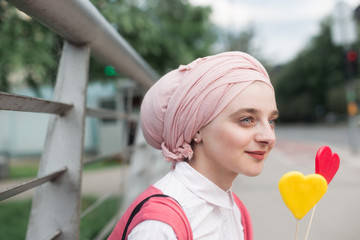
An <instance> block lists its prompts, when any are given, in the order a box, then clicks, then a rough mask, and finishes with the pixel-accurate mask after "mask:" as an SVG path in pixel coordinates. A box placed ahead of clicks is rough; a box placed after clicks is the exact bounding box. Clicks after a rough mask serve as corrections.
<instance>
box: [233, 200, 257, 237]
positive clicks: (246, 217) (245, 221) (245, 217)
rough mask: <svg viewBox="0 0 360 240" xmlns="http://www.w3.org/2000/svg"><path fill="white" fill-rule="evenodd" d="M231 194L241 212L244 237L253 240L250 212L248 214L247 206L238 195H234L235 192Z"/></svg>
mask: <svg viewBox="0 0 360 240" xmlns="http://www.w3.org/2000/svg"><path fill="white" fill-rule="evenodd" d="M233 196H234V200H235V203H236V205H237V206H238V208H239V209H240V212H241V224H242V225H243V227H244V239H245V240H253V227H252V222H251V218H250V214H249V212H248V210H247V208H246V207H245V205H244V204H243V203H242V201H241V200H240V198H239V197H238V196H236V194H235V193H233Z"/></svg>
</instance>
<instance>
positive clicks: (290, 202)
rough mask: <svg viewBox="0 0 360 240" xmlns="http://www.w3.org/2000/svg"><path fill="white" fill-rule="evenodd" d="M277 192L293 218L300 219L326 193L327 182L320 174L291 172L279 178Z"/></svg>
mask: <svg viewBox="0 0 360 240" xmlns="http://www.w3.org/2000/svg"><path fill="white" fill-rule="evenodd" d="M279 190H280V194H281V196H282V198H283V200H284V202H285V204H286V206H287V207H288V208H289V209H290V211H291V212H292V213H293V214H294V216H295V218H297V219H302V218H303V217H304V216H305V215H306V214H307V213H308V211H310V209H311V208H313V207H314V206H315V205H316V203H317V202H318V201H319V200H320V199H321V198H322V197H323V196H324V194H325V193H326V191H327V181H326V179H325V178H324V177H323V176H321V175H320V174H309V175H307V176H304V175H303V174H302V173H301V172H297V171H292V172H288V173H286V174H284V175H283V176H282V177H281V179H280V181H279Z"/></svg>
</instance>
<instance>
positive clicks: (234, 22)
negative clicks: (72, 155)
mask: <svg viewBox="0 0 360 240" xmlns="http://www.w3.org/2000/svg"><path fill="white" fill-rule="evenodd" d="M190 2H192V3H193V4H197V5H210V6H211V7H212V9H213V14H212V20H213V21H214V22H215V23H216V24H218V25H221V26H222V27H226V28H231V29H232V30H236V29H239V30H241V29H244V27H246V26H248V25H249V24H250V23H252V24H253V25H254V26H255V29H256V45H257V46H258V47H259V48H260V50H261V53H262V54H263V55H264V56H265V57H266V58H267V59H269V60H271V61H273V62H274V63H282V62H286V61H288V60H290V59H291V58H293V57H294V56H295V55H296V53H297V52H298V51H299V50H300V49H302V48H303V47H304V46H305V45H306V43H307V42H308V41H309V39H310V38H311V37H312V36H314V35H316V34H317V33H318V31H319V26H320V21H321V20H322V19H324V17H325V16H327V15H330V14H331V12H333V9H334V7H335V5H336V3H337V2H338V1H337V0H190ZM345 2H347V3H348V4H349V5H350V6H352V7H354V8H355V7H357V6H358V5H360V0H346V1H345Z"/></svg>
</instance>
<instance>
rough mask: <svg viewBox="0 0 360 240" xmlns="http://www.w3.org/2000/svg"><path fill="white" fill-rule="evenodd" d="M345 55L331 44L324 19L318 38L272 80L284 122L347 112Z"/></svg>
mask: <svg viewBox="0 0 360 240" xmlns="http://www.w3.org/2000/svg"><path fill="white" fill-rule="evenodd" d="M343 54H344V53H343V50H342V48H340V47H336V46H334V45H333V43H332V41H331V32H330V20H329V19H328V18H326V19H324V21H323V22H322V23H321V30H320V32H319V34H318V35H317V36H315V37H314V38H313V39H312V40H311V41H310V43H309V44H308V46H307V47H306V48H305V49H303V50H302V51H301V52H300V53H299V54H298V56H297V57H296V58H295V59H294V60H292V61H291V62H289V63H288V64H286V65H284V66H281V67H280V68H278V69H277V74H274V76H273V77H274V78H275V80H274V82H275V84H274V85H275V89H276V94H277V100H278V105H279V106H278V107H279V109H280V112H281V118H282V120H285V121H314V120H316V119H318V118H319V117H324V116H323V115H324V114H325V113H326V112H329V111H332V112H335V113H338V114H344V113H345V112H346V99H345V91H344V88H343V86H344V84H345V75H344V56H343ZM332 96H337V98H338V99H336V100H335V101H334V99H332ZM341 106H342V107H341Z"/></svg>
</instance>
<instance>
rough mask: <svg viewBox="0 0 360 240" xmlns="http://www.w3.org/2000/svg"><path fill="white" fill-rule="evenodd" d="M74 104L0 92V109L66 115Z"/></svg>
mask: <svg viewBox="0 0 360 240" xmlns="http://www.w3.org/2000/svg"><path fill="white" fill-rule="evenodd" d="M72 107H73V105H72V104H67V103H60V102H54V101H50V100H45V99H41V98H34V97H27V96H21V95H15V94H10V93H4V92H0V110H12V111H22V112H40V113H53V114H58V115H65V114H66V113H67V112H68V111H69V110H70V109H71V108H72Z"/></svg>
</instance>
